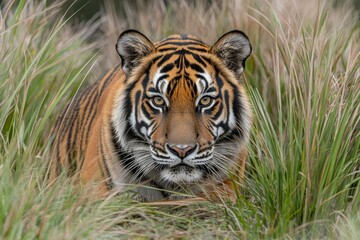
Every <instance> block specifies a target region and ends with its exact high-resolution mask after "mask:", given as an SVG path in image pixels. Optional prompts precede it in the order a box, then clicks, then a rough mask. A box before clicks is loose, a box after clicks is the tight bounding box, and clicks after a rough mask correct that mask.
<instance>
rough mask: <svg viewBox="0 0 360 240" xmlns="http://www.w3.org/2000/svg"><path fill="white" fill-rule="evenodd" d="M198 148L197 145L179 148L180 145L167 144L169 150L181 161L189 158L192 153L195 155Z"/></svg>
mask: <svg viewBox="0 0 360 240" xmlns="http://www.w3.org/2000/svg"><path fill="white" fill-rule="evenodd" d="M196 146H197V145H193V146H186V147H183V146H178V145H172V146H170V145H169V144H166V147H167V148H168V150H169V151H170V152H172V153H173V154H175V155H176V156H178V157H179V158H181V159H182V158H185V157H187V156H189V155H190V154H191V153H193V152H194V151H195V149H196Z"/></svg>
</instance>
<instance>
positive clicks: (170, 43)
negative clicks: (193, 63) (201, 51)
mask: <svg viewBox="0 0 360 240" xmlns="http://www.w3.org/2000/svg"><path fill="white" fill-rule="evenodd" d="M166 45H175V46H187V45H190V46H191V45H195V46H199V45H200V46H205V44H203V43H201V42H196V41H188V42H183V41H169V42H165V43H162V44H160V45H158V46H157V47H158V48H160V47H162V46H166Z"/></svg>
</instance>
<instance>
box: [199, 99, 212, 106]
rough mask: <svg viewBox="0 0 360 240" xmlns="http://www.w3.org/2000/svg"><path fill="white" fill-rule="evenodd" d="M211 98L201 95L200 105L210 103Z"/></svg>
mask: <svg viewBox="0 0 360 240" xmlns="http://www.w3.org/2000/svg"><path fill="white" fill-rule="evenodd" d="M212 101H213V99H212V98H211V97H203V98H202V99H200V104H201V105H202V106H205V107H206V106H208V105H210V104H211V103H212Z"/></svg>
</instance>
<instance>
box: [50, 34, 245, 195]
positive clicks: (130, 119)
mask: <svg viewBox="0 0 360 240" xmlns="http://www.w3.org/2000/svg"><path fill="white" fill-rule="evenodd" d="M117 51H118V53H119V55H120V58H121V64H120V65H118V66H117V67H115V68H114V69H112V70H110V71H109V72H108V73H106V75H105V76H104V77H103V78H102V79H100V81H98V82H96V83H95V84H93V85H92V86H88V87H87V88H85V89H84V90H83V91H82V92H81V93H79V94H77V96H76V97H75V98H74V100H73V101H72V102H71V103H70V104H69V105H68V107H67V109H66V110H65V111H64V113H63V114H62V115H61V116H60V117H59V119H58V121H57V123H56V126H55V128H54V129H55V134H56V140H55V142H54V161H53V163H54V164H52V167H51V177H52V178H54V177H56V176H57V175H58V174H60V172H61V171H62V169H63V168H66V170H67V172H68V174H69V175H72V174H74V173H78V174H79V179H80V181H81V182H83V183H86V182H89V181H93V180H95V181H97V182H98V186H99V193H100V194H108V193H109V192H110V191H122V190H123V189H124V186H125V185H126V184H131V183H141V184H143V185H144V186H146V185H147V186H150V187H155V188H159V189H163V190H154V189H152V188H151V189H150V188H146V187H142V188H138V189H137V190H138V192H139V194H140V195H141V196H142V197H143V198H144V199H145V200H157V199H162V198H167V197H169V193H167V192H166V191H165V190H171V191H178V190H180V189H186V190H190V191H193V192H195V193H196V192H199V191H200V189H203V188H206V187H205V186H210V185H217V184H219V183H224V182H226V181H228V175H229V172H233V173H235V174H240V175H241V174H243V170H244V164H245V155H246V150H245V147H244V146H245V144H246V142H247V141H248V138H249V130H250V125H251V110H250V107H249V103H248V99H247V95H246V93H245V91H244V89H243V87H242V84H241V81H240V74H241V73H242V71H243V69H244V67H245V60H246V59H247V57H248V56H249V55H250V53H251V45H250V43H249V41H248V38H247V37H246V35H245V34H244V33H242V32H240V31H232V32H229V33H227V34H225V35H224V36H222V37H221V38H220V39H219V40H218V41H217V42H216V43H215V44H214V45H213V46H212V47H209V46H208V45H206V44H205V43H203V42H202V41H200V40H198V39H197V38H196V37H194V36H191V35H172V36H169V37H168V38H165V39H164V40H162V41H159V42H157V43H155V44H153V43H151V42H150V41H149V40H148V39H147V38H146V37H145V36H144V35H142V34H141V33H139V32H137V31H135V30H128V31H126V32H124V33H122V34H121V35H120V37H119V40H118V43H117ZM235 169H236V170H235Z"/></svg>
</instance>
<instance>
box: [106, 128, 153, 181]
mask: <svg viewBox="0 0 360 240" xmlns="http://www.w3.org/2000/svg"><path fill="white" fill-rule="evenodd" d="M111 141H112V144H113V147H114V149H115V152H116V153H117V156H118V160H119V161H120V162H121V163H122V165H123V166H124V168H125V169H127V170H129V171H130V172H131V173H132V174H133V175H134V176H141V178H139V179H138V180H140V181H147V180H148V178H147V177H146V176H144V172H142V171H141V169H140V167H139V166H137V165H134V164H133V162H134V160H135V157H134V155H133V154H132V153H131V152H128V151H126V150H125V149H124V148H123V147H122V146H121V144H120V143H118V141H117V137H116V132H115V128H114V126H111Z"/></svg>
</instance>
